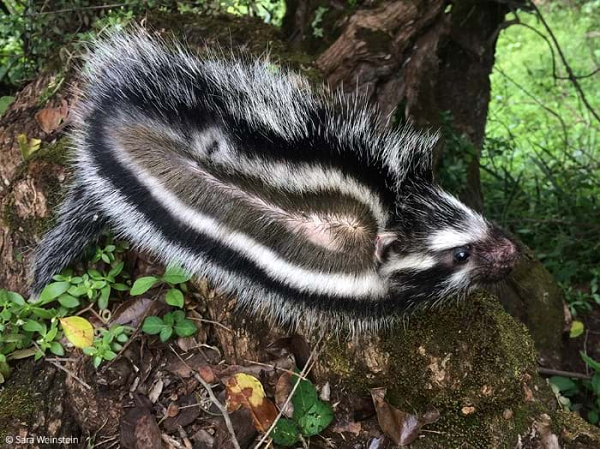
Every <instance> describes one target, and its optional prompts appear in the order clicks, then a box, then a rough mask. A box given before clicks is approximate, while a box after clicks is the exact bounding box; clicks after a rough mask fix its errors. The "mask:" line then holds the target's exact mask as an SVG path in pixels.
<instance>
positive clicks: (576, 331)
mask: <svg viewBox="0 0 600 449" xmlns="http://www.w3.org/2000/svg"><path fill="white" fill-rule="evenodd" d="M584 329H585V325H584V324H583V323H582V322H581V321H576V320H575V321H573V322H572V323H571V332H570V333H569V337H571V338H577V337H579V336H580V335H581V334H583V331H584Z"/></svg>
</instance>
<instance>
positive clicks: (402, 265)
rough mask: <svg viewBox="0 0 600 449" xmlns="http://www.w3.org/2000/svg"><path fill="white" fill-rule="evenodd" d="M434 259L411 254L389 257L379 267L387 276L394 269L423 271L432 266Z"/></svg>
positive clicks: (434, 262)
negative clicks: (396, 257) (395, 257)
mask: <svg viewBox="0 0 600 449" xmlns="http://www.w3.org/2000/svg"><path fill="white" fill-rule="evenodd" d="M435 264H436V261H435V259H434V258H433V257H431V256H424V255H418V254H411V255H409V256H406V257H402V258H399V259H390V260H389V261H388V262H387V263H385V264H383V265H382V267H381V273H382V274H383V275H384V276H388V275H390V274H392V273H393V272H395V271H405V270H415V271H424V270H428V269H429V268H431V267H433V266H434V265H435Z"/></svg>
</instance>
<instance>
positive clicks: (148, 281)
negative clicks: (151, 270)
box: [129, 276, 158, 296]
mask: <svg viewBox="0 0 600 449" xmlns="http://www.w3.org/2000/svg"><path fill="white" fill-rule="evenodd" d="M157 282H158V278H157V277H156V276H145V277H142V278H139V279H136V280H135V282H134V283H133V286H132V287H131V291H130V292H129V294H130V295H131V296H139V295H141V294H143V293H146V292H147V291H148V290H150V289H151V288H152V287H153V286H154V284H156V283H157Z"/></svg>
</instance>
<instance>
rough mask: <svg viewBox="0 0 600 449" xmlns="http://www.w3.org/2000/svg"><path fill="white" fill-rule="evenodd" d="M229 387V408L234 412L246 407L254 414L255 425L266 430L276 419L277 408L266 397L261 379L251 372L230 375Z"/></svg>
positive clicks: (227, 384)
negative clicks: (250, 373)
mask: <svg viewBox="0 0 600 449" xmlns="http://www.w3.org/2000/svg"><path fill="white" fill-rule="evenodd" d="M225 386H226V387H227V409H228V410H229V411H230V412H232V411H234V410H237V409H239V408H240V407H244V408H246V409H248V410H249V411H250V413H251V414H252V421H253V423H254V427H256V429H257V430H258V431H260V432H265V431H266V430H267V429H268V428H269V427H270V426H271V424H272V423H273V421H275V418H276V417H277V409H276V408H275V405H274V404H273V403H272V402H271V401H270V400H269V399H267V398H266V397H265V390H264V388H263V386H262V384H261V383H260V381H259V380H258V379H257V378H256V377H254V376H251V375H249V374H245V373H237V374H236V375H234V376H232V377H230V378H229V379H228V380H227V382H226V384H225Z"/></svg>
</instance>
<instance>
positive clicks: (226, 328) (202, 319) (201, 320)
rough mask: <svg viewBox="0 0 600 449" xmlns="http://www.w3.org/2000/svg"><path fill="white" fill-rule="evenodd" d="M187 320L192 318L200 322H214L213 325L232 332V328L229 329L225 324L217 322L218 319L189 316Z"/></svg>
mask: <svg viewBox="0 0 600 449" xmlns="http://www.w3.org/2000/svg"><path fill="white" fill-rule="evenodd" d="M188 320H192V321H200V322H201V323H210V324H214V325H215V326H219V327H222V328H223V329H225V330H226V331H227V332H231V333H233V330H231V329H229V328H228V327H227V326H225V325H224V324H222V323H219V322H218V321H213V320H207V319H206V318H194V317H189V318H188Z"/></svg>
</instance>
